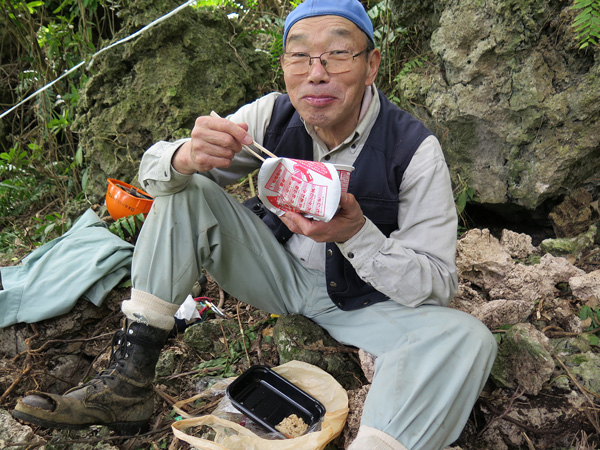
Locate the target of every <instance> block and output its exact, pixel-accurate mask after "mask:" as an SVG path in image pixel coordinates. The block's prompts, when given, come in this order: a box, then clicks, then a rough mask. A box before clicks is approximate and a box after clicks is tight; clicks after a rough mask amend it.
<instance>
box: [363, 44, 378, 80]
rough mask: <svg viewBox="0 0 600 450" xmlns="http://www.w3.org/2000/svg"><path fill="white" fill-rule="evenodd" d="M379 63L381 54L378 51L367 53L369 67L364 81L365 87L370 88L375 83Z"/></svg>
mask: <svg viewBox="0 0 600 450" xmlns="http://www.w3.org/2000/svg"><path fill="white" fill-rule="evenodd" d="M380 63H381V52H380V51H379V49H377V48H376V49H373V50H371V53H369V60H368V61H367V64H368V65H369V69H368V72H367V79H366V80H365V85H366V86H370V85H372V84H373V83H374V82H375V78H377V73H378V72H379V64H380Z"/></svg>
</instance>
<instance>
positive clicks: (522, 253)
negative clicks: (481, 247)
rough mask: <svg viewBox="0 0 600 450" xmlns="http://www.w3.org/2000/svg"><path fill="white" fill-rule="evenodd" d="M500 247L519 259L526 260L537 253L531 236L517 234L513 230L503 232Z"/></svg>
mask: <svg viewBox="0 0 600 450" xmlns="http://www.w3.org/2000/svg"><path fill="white" fill-rule="evenodd" d="M500 245H502V247H503V248H504V250H506V251H507V252H508V253H509V254H510V256H512V257H513V258H517V259H526V258H527V257H528V256H529V255H531V254H532V253H534V252H535V250H536V249H535V247H534V246H533V244H532V239H531V236H529V235H527V234H524V233H515V232H514V231H511V230H502V237H501V238H500Z"/></svg>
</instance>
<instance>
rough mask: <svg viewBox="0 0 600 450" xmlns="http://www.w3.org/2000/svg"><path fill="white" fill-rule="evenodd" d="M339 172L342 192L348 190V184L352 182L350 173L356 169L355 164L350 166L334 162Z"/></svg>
mask: <svg viewBox="0 0 600 450" xmlns="http://www.w3.org/2000/svg"><path fill="white" fill-rule="evenodd" d="M333 166H334V167H335V169H336V170H337V172H338V176H339V177H340V186H341V188H342V192H348V185H349V184H350V174H351V173H352V171H353V170H354V167H353V166H348V165H346V164H334V165H333Z"/></svg>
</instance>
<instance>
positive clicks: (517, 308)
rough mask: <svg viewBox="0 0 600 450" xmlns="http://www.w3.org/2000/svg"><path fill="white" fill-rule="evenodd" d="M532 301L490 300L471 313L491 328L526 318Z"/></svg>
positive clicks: (532, 307)
mask: <svg viewBox="0 0 600 450" xmlns="http://www.w3.org/2000/svg"><path fill="white" fill-rule="evenodd" d="M534 308H535V305H534V304H533V303H532V302H525V301H521V300H492V301H490V302H488V303H486V304H484V305H483V306H480V307H479V308H476V309H475V310H473V311H472V312H471V313H472V314H473V315H474V316H475V317H477V318H478V319H479V320H481V321H482V322H483V323H484V324H485V326H487V327H488V328H489V329H491V330H493V329H496V328H500V327H501V326H502V325H513V324H516V323H521V322H524V321H525V320H527V318H528V317H529V316H530V315H531V313H532V311H533V310H534Z"/></svg>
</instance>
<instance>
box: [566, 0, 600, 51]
mask: <svg viewBox="0 0 600 450" xmlns="http://www.w3.org/2000/svg"><path fill="white" fill-rule="evenodd" d="M573 9H576V10H579V11H580V12H579V14H577V17H575V21H574V22H573V27H574V28H575V31H577V33H578V35H577V39H578V40H579V48H580V49H584V48H586V47H587V46H589V45H590V44H592V45H594V46H597V45H598V42H600V0H575V2H574V3H573Z"/></svg>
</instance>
